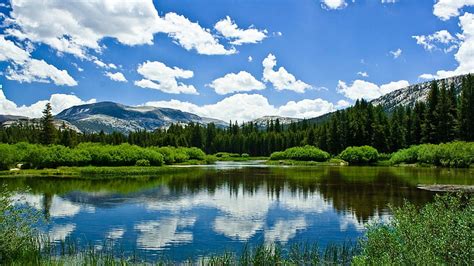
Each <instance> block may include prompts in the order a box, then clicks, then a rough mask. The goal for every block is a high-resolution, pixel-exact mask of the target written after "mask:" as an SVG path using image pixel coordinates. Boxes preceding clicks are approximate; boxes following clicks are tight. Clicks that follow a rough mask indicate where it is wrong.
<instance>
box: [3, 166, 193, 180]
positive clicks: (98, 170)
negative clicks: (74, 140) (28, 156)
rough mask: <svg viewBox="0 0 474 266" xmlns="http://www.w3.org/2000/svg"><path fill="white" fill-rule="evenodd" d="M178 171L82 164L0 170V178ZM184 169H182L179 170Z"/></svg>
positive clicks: (95, 176) (122, 175)
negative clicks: (78, 165)
mask: <svg viewBox="0 0 474 266" xmlns="http://www.w3.org/2000/svg"><path fill="white" fill-rule="evenodd" d="M176 171H180V169H177V168H174V167H167V166H161V167H155V166H149V167H142V166H116V167H109V166H101V167H96V166H83V167H58V168H54V169H49V168H45V169H21V170H14V171H10V170H7V171H0V178H2V177H3V178H8V177H33V176H45V177H46V176H48V177H58V178H91V179H104V178H105V179H108V178H140V177H143V176H160V175H163V174H168V173H173V172H176ZM181 171H184V170H181Z"/></svg>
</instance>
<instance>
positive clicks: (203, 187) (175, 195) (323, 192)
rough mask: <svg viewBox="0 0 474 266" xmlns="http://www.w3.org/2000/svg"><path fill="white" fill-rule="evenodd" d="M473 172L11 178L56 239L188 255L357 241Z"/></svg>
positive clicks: (226, 170) (192, 172) (243, 170)
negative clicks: (377, 223)
mask: <svg viewBox="0 0 474 266" xmlns="http://www.w3.org/2000/svg"><path fill="white" fill-rule="evenodd" d="M471 176H472V170H450V171H444V170H439V169H416V168H415V169H408V168H374V167H372V168H361V167H355V168H354V167H320V168H316V167H312V168H278V167H277V168H267V167H249V166H246V167H242V166H241V165H240V166H239V167H238V168H232V167H230V166H229V165H226V167H223V168H215V167H214V168H203V167H201V168H181V169H172V170H170V172H169V173H166V174H163V175H160V176H159V177H153V176H145V177H142V178H136V179H133V180H130V179H127V180H123V179H122V180H120V179H112V180H95V181H92V180H87V179H85V180H64V179H63V180H58V179H51V178H40V177H36V178H26V179H6V180H2V182H4V183H7V184H8V186H9V187H10V188H11V189H19V188H24V187H27V186H28V187H30V188H31V192H29V193H26V194H17V195H15V198H16V199H17V200H19V201H20V202H23V203H28V204H29V205H30V206H32V207H33V208H36V209H38V210H41V211H42V212H43V213H44V216H45V217H46V218H47V219H49V220H50V221H51V223H50V224H49V225H48V226H47V227H46V228H44V229H43V230H44V231H45V232H46V233H47V234H48V236H49V237H50V238H51V239H52V240H54V241H59V240H64V239H67V238H70V239H78V238H83V239H86V240H87V241H89V242H90V241H92V242H101V241H103V240H104V239H109V240H111V241H113V242H114V243H120V247H121V248H123V249H125V250H128V251H130V252H133V250H135V249H141V250H143V251H144V252H150V254H149V255H151V256H153V255H166V256H168V257H170V258H172V259H178V260H180V259H188V258H189V257H194V256H205V255H208V254H209V253H219V252H220V251H222V249H223V248H224V249H232V250H239V249H240V248H242V246H243V243H246V242H250V243H262V242H265V243H274V242H278V243H281V244H283V245H285V244H288V243H290V242H299V241H303V242H317V243H318V244H319V245H320V246H324V245H325V244H327V243H328V242H338V241H345V240H351V239H355V238H357V237H358V236H360V235H361V234H362V232H363V230H364V228H365V225H366V223H367V222H370V221H373V220H387V219H389V217H390V213H389V210H388V209H387V204H389V203H390V204H392V205H394V206H399V205H400V204H402V203H403V201H404V199H408V200H409V201H411V202H413V203H416V204H423V203H425V202H427V201H430V200H432V197H433V193H431V192H428V191H424V190H419V189H417V188H416V185H417V184H420V183H422V184H430V183H431V184H432V183H438V184H440V183H446V184H472V183H473V181H472V178H471Z"/></svg>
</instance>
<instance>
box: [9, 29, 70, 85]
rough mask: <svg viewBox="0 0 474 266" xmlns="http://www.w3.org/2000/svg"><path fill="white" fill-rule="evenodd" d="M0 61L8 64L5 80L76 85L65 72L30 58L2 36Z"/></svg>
mask: <svg viewBox="0 0 474 266" xmlns="http://www.w3.org/2000/svg"><path fill="white" fill-rule="evenodd" d="M0 61H7V62H9V63H10V66H8V68H7V70H6V78H7V79H10V80H16V81H19V82H27V83H31V82H44V83H50V82H53V83H54V84H56V85H66V86H75V85H77V82H76V81H75V80H74V79H73V78H72V77H71V76H70V75H69V73H68V72H67V70H60V69H58V68H56V67H55V66H53V65H50V64H48V63H46V61H44V60H38V59H34V58H31V56H30V53H29V52H27V51H25V50H23V49H22V48H20V47H19V46H17V45H16V44H15V43H14V42H13V41H10V40H7V39H5V36H3V35H0Z"/></svg>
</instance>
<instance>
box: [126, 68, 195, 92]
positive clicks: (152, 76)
mask: <svg viewBox="0 0 474 266" xmlns="http://www.w3.org/2000/svg"><path fill="white" fill-rule="evenodd" d="M137 72H138V73H139V74H141V75H142V76H143V77H144V79H141V80H139V81H135V85H136V86H139V87H142V88H149V89H155V90H160V91H162V92H165V93H171V94H180V93H185V94H198V92H197V90H196V88H194V86H193V85H186V84H184V83H182V82H178V79H189V78H192V77H193V76H194V73H193V71H191V70H184V69H181V68H179V67H173V68H171V67H168V66H166V65H165V64H163V63H161V62H158V61H146V62H144V63H143V64H141V65H139V66H138V69H137Z"/></svg>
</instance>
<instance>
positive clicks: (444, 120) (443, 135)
mask: <svg viewBox="0 0 474 266" xmlns="http://www.w3.org/2000/svg"><path fill="white" fill-rule="evenodd" d="M449 108H450V106H449V98H448V91H447V90H446V85H445V84H443V85H442V86H441V90H440V94H439V101H438V103H437V105H436V114H438V121H437V122H438V124H437V126H436V130H437V133H436V135H437V136H438V141H439V142H447V141H448V140H449V139H450V138H451V137H452V136H451V132H450V127H451V126H450V124H451V121H452V120H453V117H450V112H449V111H450V110H449Z"/></svg>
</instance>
